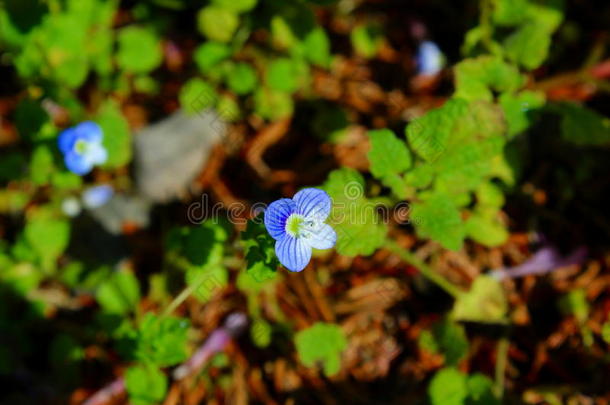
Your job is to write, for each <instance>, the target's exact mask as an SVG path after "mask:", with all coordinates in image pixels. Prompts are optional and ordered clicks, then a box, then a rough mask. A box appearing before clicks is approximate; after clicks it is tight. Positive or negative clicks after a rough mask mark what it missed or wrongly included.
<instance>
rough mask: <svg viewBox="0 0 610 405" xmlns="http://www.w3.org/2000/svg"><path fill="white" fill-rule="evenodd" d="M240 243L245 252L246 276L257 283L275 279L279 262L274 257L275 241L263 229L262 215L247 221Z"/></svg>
mask: <svg viewBox="0 0 610 405" xmlns="http://www.w3.org/2000/svg"><path fill="white" fill-rule="evenodd" d="M241 242H242V244H243V246H244V250H245V252H246V263H247V266H246V272H247V274H248V275H249V276H250V277H251V278H252V279H253V280H256V281H257V282H262V281H265V280H270V279H273V278H275V277H276V271H277V267H278V266H279V265H280V262H279V260H278V259H277V257H276V256H275V240H274V239H273V238H272V237H271V235H269V233H268V232H267V229H266V228H265V224H264V222H263V214H259V215H258V216H257V217H256V218H254V219H253V220H250V221H248V225H247V227H246V230H245V231H244V232H242V234H241Z"/></svg>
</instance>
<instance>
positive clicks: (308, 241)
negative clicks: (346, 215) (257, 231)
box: [265, 188, 337, 271]
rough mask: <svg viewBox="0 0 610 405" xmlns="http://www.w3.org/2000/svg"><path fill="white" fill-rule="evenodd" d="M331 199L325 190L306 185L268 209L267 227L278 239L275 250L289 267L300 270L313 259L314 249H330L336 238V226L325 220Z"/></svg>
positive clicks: (266, 216)
mask: <svg viewBox="0 0 610 405" xmlns="http://www.w3.org/2000/svg"><path fill="white" fill-rule="evenodd" d="M330 209H331V200H330V197H329V196H328V194H326V192H324V191H322V190H319V189H317V188H306V189H303V190H301V191H299V192H298V193H296V194H295V195H294V197H293V198H292V199H290V198H282V199H280V200H277V201H274V202H273V203H271V204H270V205H269V207H268V208H267V210H266V211H265V227H266V228H267V232H269V234H270V235H271V237H273V239H275V240H276V243H275V254H276V255H277V257H278V259H279V260H280V263H282V264H283V265H284V266H285V267H286V268H287V269H288V270H290V271H301V270H303V269H304V268H305V266H307V264H308V263H309V260H311V250H312V248H314V249H330V248H332V247H333V246H334V245H335V242H336V241H337V234H336V233H335V230H334V229H333V228H332V227H331V226H330V225H328V224H325V223H324V221H325V220H326V218H328V215H329V214H330Z"/></svg>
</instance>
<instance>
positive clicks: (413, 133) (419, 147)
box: [405, 99, 468, 161]
mask: <svg viewBox="0 0 610 405" xmlns="http://www.w3.org/2000/svg"><path fill="white" fill-rule="evenodd" d="M467 111H468V103H467V102H466V101H464V100H460V99H450V100H449V101H447V102H446V103H445V104H444V105H443V106H442V107H440V108H437V109H434V110H430V111H428V112H427V113H426V115H424V116H423V117H421V118H418V119H416V120H414V121H412V122H411V123H410V124H409V125H408V126H407V128H406V130H405V132H406V135H407V139H408V141H409V145H410V146H411V149H413V150H414V151H415V153H417V154H418V155H419V156H420V157H422V158H423V159H424V160H426V161H434V160H436V159H438V158H439V156H441V155H442V154H443V153H444V152H445V149H446V147H447V144H448V143H449V141H450V138H451V137H452V135H453V134H454V130H455V127H456V125H457V122H458V120H459V119H460V118H461V117H463V116H464V115H466V114H467Z"/></svg>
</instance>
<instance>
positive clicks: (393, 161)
mask: <svg viewBox="0 0 610 405" xmlns="http://www.w3.org/2000/svg"><path fill="white" fill-rule="evenodd" d="M368 135H369V138H370V140H371V150H370V151H369V153H368V155H367V157H368V159H369V162H370V163H371V173H372V174H373V176H375V177H376V178H377V179H379V180H381V182H382V183H383V184H384V185H386V186H387V187H390V188H391V189H392V191H393V192H394V194H396V196H398V198H401V199H405V198H406V197H407V185H406V184H405V181H404V179H403V178H402V177H401V175H402V173H403V172H405V171H406V170H407V169H409V167H411V154H410V153H409V149H407V146H406V145H405V144H404V142H401V141H400V140H398V139H397V138H396V137H395V136H394V133H393V132H392V131H390V130H389V129H381V130H375V131H369V133H368Z"/></svg>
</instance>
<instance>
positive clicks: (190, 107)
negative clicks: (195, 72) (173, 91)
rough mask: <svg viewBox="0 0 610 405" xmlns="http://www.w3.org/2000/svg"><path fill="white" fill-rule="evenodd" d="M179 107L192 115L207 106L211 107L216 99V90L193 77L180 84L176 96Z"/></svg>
mask: <svg viewBox="0 0 610 405" xmlns="http://www.w3.org/2000/svg"><path fill="white" fill-rule="evenodd" d="M178 99H179V101H180V107H182V109H183V110H184V112H185V113H187V114H189V115H193V114H196V113H199V112H201V111H203V110H205V109H207V108H210V107H213V106H214V105H215V104H216V101H217V100H218V95H217V94H216V90H214V87H212V86H211V85H210V84H208V83H207V82H205V81H203V80H201V79H199V78H195V79H191V80H189V81H188V82H186V83H185V84H184V86H182V89H180V95H179V96H178Z"/></svg>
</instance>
